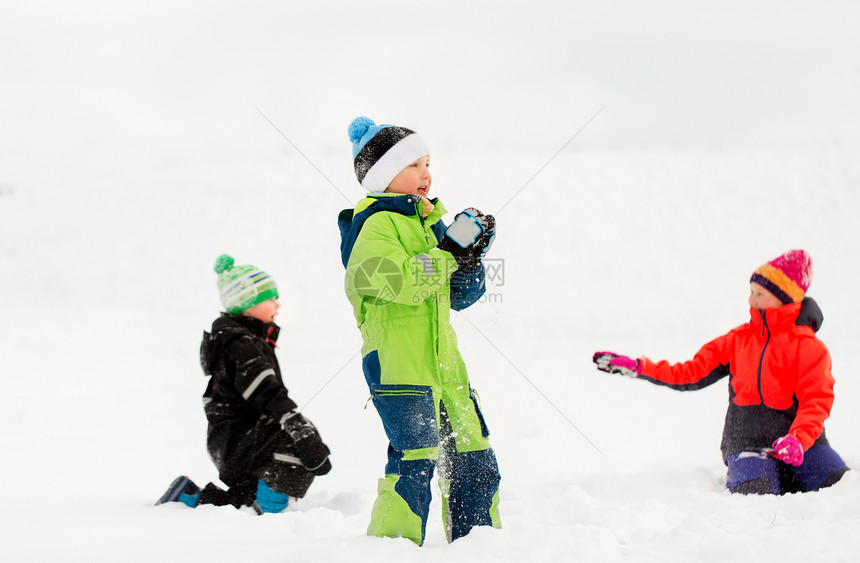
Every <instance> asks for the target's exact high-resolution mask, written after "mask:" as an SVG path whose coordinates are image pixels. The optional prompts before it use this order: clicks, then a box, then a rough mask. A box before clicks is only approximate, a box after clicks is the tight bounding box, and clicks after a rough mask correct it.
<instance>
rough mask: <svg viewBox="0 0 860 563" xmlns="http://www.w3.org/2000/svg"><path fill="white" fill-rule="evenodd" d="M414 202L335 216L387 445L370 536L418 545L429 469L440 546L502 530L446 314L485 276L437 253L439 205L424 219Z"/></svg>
mask: <svg viewBox="0 0 860 563" xmlns="http://www.w3.org/2000/svg"><path fill="white" fill-rule="evenodd" d="M421 200H422V198H421V197H420V196H413V195H401V194H370V195H368V196H367V197H366V198H365V199H363V200H362V201H360V202H359V203H358V205H357V206H356V208H355V209H354V210H351V209H350V210H346V211H344V212H342V213H341V215H340V217H339V219H338V223H339V226H340V229H341V241H342V242H341V254H342V259H343V264H344V266H345V267H346V279H345V290H346V295H347V298H348V299H349V301H350V303H351V304H352V306H353V312H354V314H355V318H356V321H357V323H358V328H359V329H360V330H361V335H362V339H363V341H364V345H363V347H362V357H363V359H362V367H363V370H364V376H365V379H366V380H367V384H368V386H369V388H370V393H371V397H372V399H373V404H374V406H375V407H376V410H377V412H378V413H379V416H380V418H381V419H382V424H383V426H384V428H385V433H386V435H387V436H388V440H389V446H388V463H387V465H386V467H385V477H384V478H382V479H380V480H379V484H378V497H377V499H376V502H375V504H374V506H373V511H372V515H371V523H370V527H369V528H368V534H369V535H374V536H402V537H408V538H410V539H411V540H412V541H414V542H415V543H417V544H419V545H420V544H422V543H423V542H424V533H425V529H426V525H427V514H428V511H429V506H430V499H431V492H430V481H431V479H432V476H433V471H434V467H436V466H438V467H439V486H440V489H441V490H442V502H443V521H444V524H445V529H446V535H447V538H448V541H453V540H455V539H457V538H458V537H462V536H464V535H466V534H467V533H468V532H469V530H471V529H472V527H474V526H482V525H490V526H494V527H497V528H498V527H500V526H501V523H500V520H499V515H498V489H499V480H500V476H499V471H498V465H497V463H496V457H495V453H494V452H493V450H492V449H491V448H490V442H489V439H488V436H489V432H488V430H487V426H486V424H485V423H484V419H483V415H482V414H481V411H480V408H479V406H478V400H477V396H476V395H475V392H474V391H473V390H472V389H471V387H470V385H469V377H468V374H467V373H466V366H465V364H464V363H463V359H462V357H461V356H460V352H459V350H458V349H457V336H456V334H455V333H454V330H453V328H452V327H451V324H450V311H451V309H452V308H453V309H455V310H461V309H464V308H466V307H468V306H470V305H472V304H473V303H475V302H476V301H477V300H478V299H479V298H480V297H481V295H483V293H484V291H485V281H484V268H483V265H481V266H480V267H479V268H477V269H474V270H459V271H458V270H457V263H456V261H455V260H454V258H453V257H452V256H451V254H450V253H448V252H446V251H444V250H441V249H439V248H437V247H436V245H437V243H438V241H439V240H440V239H441V238H442V237H443V235H444V233H445V230H446V227H445V224H444V223H443V222H442V220H441V218H442V215H444V213H445V208H444V207H443V206H442V204H441V203H439V202H438V200H434V201H433V203H434V204H435V207H434V208H433V211H432V212H430V214H429V215H428V216H427V217H422V212H421V211H422V201H421Z"/></svg>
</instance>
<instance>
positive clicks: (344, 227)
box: [337, 193, 447, 268]
mask: <svg viewBox="0 0 860 563" xmlns="http://www.w3.org/2000/svg"><path fill="white" fill-rule="evenodd" d="M420 201H421V196H414V195H408V194H407V195H400V194H385V193H383V194H368V195H367V197H365V198H364V199H362V200H361V201H359V202H358V204H357V205H356V206H355V209H344V210H343V211H341V212H340V214H339V215H338V217H337V225H338V228H339V229H340V258H341V262H343V267H344V268H346V265H347V264H348V263H349V257H350V256H351V255H352V248H353V246H355V241H356V240H357V239H358V234H359V233H360V232H361V228H362V227H363V226H364V222H365V221H367V219H368V218H369V217H370V216H371V215H373V214H374V213H378V212H380V211H391V212H393V213H399V214H401V215H406V216H407V217H410V216H412V215H418V205H419V204H420ZM430 202H431V203H432V204H433V205H435V206H436V209H435V210H434V211H433V213H431V214H430V217H434V216H437V217H436V218H434V219H431V220H434V221H436V222H435V223H433V225H432V228H433V232H434V233H435V234H436V239H437V240H442V237H443V236H444V235H445V231H446V230H447V227H445V224H444V223H442V221H440V220H438V219H439V218H441V216H442V215H444V214H445V207H444V206H442V205H441V204H440V203H439V198H434V199H431V200H430ZM437 214H438V215H437ZM430 217H428V219H430Z"/></svg>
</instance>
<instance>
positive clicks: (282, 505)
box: [254, 479, 290, 514]
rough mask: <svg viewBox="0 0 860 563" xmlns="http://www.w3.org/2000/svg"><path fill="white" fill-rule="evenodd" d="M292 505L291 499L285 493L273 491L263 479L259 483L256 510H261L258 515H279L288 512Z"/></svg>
mask: <svg viewBox="0 0 860 563" xmlns="http://www.w3.org/2000/svg"><path fill="white" fill-rule="evenodd" d="M289 503H290V497H289V496H288V495H285V494H284V493H279V492H277V491H273V490H272V489H270V488H269V486H268V485H267V484H266V483H264V482H263V480H262V479H260V480H258V481H257V500H256V502H255V503H254V504H255V505H256V507H255V509H256V508H259V510H258V513H260V514H264V513H267V512H268V513H277V512H283V511H284V510H286V508H287V505H288V504H289Z"/></svg>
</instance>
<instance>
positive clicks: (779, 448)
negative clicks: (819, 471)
mask: <svg viewBox="0 0 860 563" xmlns="http://www.w3.org/2000/svg"><path fill="white" fill-rule="evenodd" d="M773 451H774V453H775V454H776V457H778V458H779V459H780V461H783V462H785V463H788V464H789V465H800V464H801V463H803V446H801V445H800V440H798V439H797V438H795V437H794V436H792V435H791V434H786V435H785V436H783V437H782V438H777V439H776V440H775V441H774V443H773Z"/></svg>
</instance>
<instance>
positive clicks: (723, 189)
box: [0, 0, 860, 563]
mask: <svg viewBox="0 0 860 563" xmlns="http://www.w3.org/2000/svg"><path fill="white" fill-rule="evenodd" d="M308 4H309V3H290V2H251V3H238V2H224V1H222V2H202V1H199V0H198V1H179V2H170V3H168V2H152V3H148V4H145V5H143V4H140V5H139V4H138V3H133V2H114V3H111V4H110V5H103V4H101V3H98V2H95V1H89V2H88V1H80V2H76V3H74V4H70V3H65V2H48V1H44V0H37V1H34V2H29V3H26V4H24V3H15V4H11V3H7V4H4V5H3V6H2V7H0V91H2V93H3V104H2V105H0V131H2V132H3V133H2V135H0V268H1V269H0V292H2V294H3V295H4V296H5V297H6V299H5V312H4V314H3V315H2V316H0V374H2V376H3V382H4V385H3V388H4V390H3V392H2V393H0V397H2V399H0V401H2V407H0V428H2V431H0V448H2V451H3V456H2V460H3V462H2V463H0V479H2V482H3V483H4V484H5V489H4V494H3V498H4V502H3V503H2V504H0V518H2V522H3V524H2V530H3V534H2V540H0V558H2V560H4V561H16V562H17V561H57V560H64V561H88V562H91V561H130V562H143V561H153V560H161V561H189V560H192V561H207V562H208V561H213V562H215V561H237V560H238V561H286V560H310V559H314V560H320V561H341V560H342V561H378V560H399V561H464V562H465V561H697V562H700V563H710V562H722V561H728V560H737V561H779V562H787V561H810V560H816V561H820V560H833V561H849V560H855V559H856V553H857V552H858V549H860V538H858V536H857V534H856V530H857V528H858V525H860V479H858V477H857V474H856V472H850V473H849V474H847V475H846V477H845V478H844V479H843V480H842V481H841V482H840V483H839V484H837V485H836V486H834V487H833V488H831V489H828V490H825V491H821V492H818V493H811V494H806V495H791V496H787V497H782V498H772V497H771V498H759V497H740V496H731V495H729V494H728V493H727V492H726V491H725V489H724V484H725V468H724V466H723V465H722V462H721V460H720V456H719V440H720V432H721V428H722V420H723V416H724V413H725V407H726V399H727V392H726V388H725V386H724V385H723V384H717V385H715V386H713V387H711V388H709V389H706V390H703V391H700V392H698V393H688V394H681V393H675V392H672V391H670V390H667V389H664V388H658V387H656V386H651V385H647V384H645V383H642V382H637V381H629V380H625V379H622V378H618V377H611V376H607V375H603V374H599V373H598V372H597V371H596V370H595V369H594V367H593V365H592V364H591V361H590V360H591V354H592V352H593V351H594V350H597V349H605V348H608V349H614V350H617V351H619V352H624V353H629V354H631V355H637V354H647V355H649V356H651V357H652V358H659V357H665V358H669V359H672V360H681V359H685V358H687V357H689V356H691V355H692V354H693V353H694V352H695V351H696V350H697V349H698V347H699V346H700V345H701V344H703V343H704V342H706V341H707V340H709V339H710V338H712V337H714V336H716V335H718V334H722V333H723V332H725V331H727V330H729V329H730V328H732V327H734V326H736V325H738V324H741V323H742V322H744V321H745V320H746V318H747V306H746V297H747V292H748V285H747V280H748V279H749V275H750V273H751V272H752V270H753V269H755V268H756V267H757V266H759V265H760V264H762V263H763V262H765V261H766V260H769V259H771V258H773V257H775V256H776V255H778V254H779V253H781V252H783V251H785V250H788V249H790V248H804V249H806V250H808V251H809V252H810V253H811V255H812V257H813V260H814V262H815V268H816V277H815V279H814V281H813V283H812V287H811V290H810V292H809V294H810V295H811V296H813V297H815V298H816V299H817V301H818V303H819V305H820V306H821V308H822V309H823V311H824V313H825V318H826V320H825V323H824V326H823V328H822V330H821V331H820V332H819V336H820V338H821V339H822V340H824V342H825V343H827V345H828V346H829V348H830V350H831V353H832V356H833V360H834V374H835V376H836V378H837V398H836V404H835V406H834V409H833V413H832V416H831V419H830V421H829V422H828V423H827V430H828V436H829V437H830V439H831V442H832V443H833V445H834V447H835V448H836V449H837V451H839V452H840V453H841V454H842V456H843V457H844V458H845V459H846V461H847V462H848V463H849V465H850V466H851V467H852V468H855V469H860V447H858V445H857V440H856V433H857V432H856V429H857V426H858V418H857V412H858V408H860V379H858V378H857V377H856V374H858V373H860V356H858V354H857V342H858V337H860V303H858V300H857V291H856V287H857V281H856V280H858V279H860V258H858V257H857V252H856V248H857V241H858V240H860V224H858V222H857V220H856V215H857V212H858V210H860V191H858V188H857V187H858V185H860V161H858V159H857V154H858V148H860V104H858V101H860V100H859V99H858V98H860V78H858V76H860V74H858V73H860V58H858V53H860V40H858V39H857V36H856V28H857V23H858V21H860V8H858V7H857V6H856V3H850V2H821V3H816V4H815V5H814V6H811V5H807V3H803V2H775V1H767V2H759V3H756V4H755V5H749V3H742V2H725V3H721V4H720V5H719V7H717V6H716V5H715V6H714V7H711V8H707V9H705V8H695V9H694V8H693V7H691V6H690V5H689V3H687V2H682V1H680V0H676V1H670V0H662V1H658V2H653V3H647V4H642V3H638V2H632V1H624V2H614V3H606V5H605V6H602V7H596V6H593V5H591V4H592V3H582V2H572V3H566V4H559V3H557V2H544V1H542V0H539V1H535V2H530V3H528V6H527V7H526V6H519V5H514V4H510V5H499V4H498V3H491V2H469V3H462V2H460V3H457V2H448V1H443V2H438V3H434V4H432V5H414V6H412V5H410V6H405V5H403V4H404V3H395V2H383V1H380V0H371V1H368V2H362V3H346V2H333V3H332V2H320V3H316V4H313V5H308ZM361 114H366V115H369V116H371V117H372V118H374V119H377V120H380V121H383V122H391V123H395V124H402V125H406V126H409V127H412V128H414V129H416V130H418V131H420V132H421V133H422V135H423V136H424V137H425V138H426V139H427V140H428V142H429V143H430V144H431V146H432V147H433V150H434V155H433V170H434V184H433V195H436V196H439V197H440V198H442V200H443V201H444V202H445V204H446V206H447V207H448V209H449V210H451V211H457V210H459V209H461V208H463V207H466V206H472V205H474V206H477V207H478V208H480V209H481V210H483V211H485V212H488V213H494V214H496V217H497V220H498V224H499V234H498V237H497V241H496V244H495V246H494V248H493V251H492V254H493V256H492V258H493V259H494V260H495V262H494V263H493V275H492V278H491V280H490V288H489V292H488V296H487V298H486V299H485V301H484V302H483V303H481V304H479V305H477V306H475V307H472V308H471V309H469V310H467V311H465V312H462V313H459V314H456V315H455V318H454V324H455V329H456V330H457V333H458V336H459V339H460V345H461V351H462V353H463V356H464V358H465V360H466V363H467V365H468V367H469V370H470V374H471V378H472V383H473V385H474V386H475V387H476V388H477V389H478V391H479V393H480V395H481V398H482V403H483V409H484V412H485V415H486V417H487V420H488V424H489V426H490V430H491V432H492V439H493V443H494V447H495V449H496V452H497V455H498V458H499V463H500V468H501V471H502V477H503V480H502V501H501V505H500V508H501V514H502V521H503V526H504V527H503V529H502V530H500V531H499V530H490V529H479V530H475V531H474V532H473V533H472V534H471V535H470V536H468V537H467V538H464V539H462V540H459V541H457V542H455V543H454V544H451V545H447V544H446V543H445V541H444V537H443V533H442V529H441V523H440V518H439V513H440V510H441V506H440V504H439V503H438V500H436V501H434V506H433V507H432V508H431V511H432V512H431V520H430V523H429V525H428V537H427V542H426V544H425V546H424V547H423V548H420V549H419V548H417V547H415V546H414V545H413V544H411V542H409V541H407V540H379V539H375V538H368V537H366V536H365V535H364V531H365V528H366V525H367V521H368V515H369V510H370V506H371V504H372V502H373V499H374V496H375V483H376V479H377V478H378V477H379V476H381V473H382V468H383V463H384V453H385V446H386V441H385V438H384V434H383V432H382V428H381V425H380V423H379V422H378V418H377V416H376V414H375V413H374V412H373V410H372V408H368V409H365V402H366V400H367V389H366V387H365V385H364V381H363V378H362V376H361V371H360V359H359V357H358V349H359V345H360V338H359V335H358V331H357V330H356V329H355V326H354V321H353V319H352V315H351V312H350V308H349V305H348V303H347V301H346V298H345V296H344V295H343V291H342V275H343V269H342V266H341V264H340V260H339V253H338V245H339V237H338V233H337V227H336V225H335V218H336V216H337V213H338V211H340V209H342V208H345V207H351V206H352V204H353V203H354V202H355V201H357V200H358V199H359V198H360V197H361V196H362V195H363V194H362V191H361V190H360V188H359V187H358V185H357V183H356V182H355V179H354V175H353V172H352V167H351V163H350V152H349V151H350V147H349V143H348V140H347V138H346V126H347V125H348V123H349V121H350V120H351V119H352V118H353V117H355V116H357V115H361ZM592 118H593V119H592ZM589 120H591V121H590V122H589ZM586 124H587V126H585V127H584V128H583V126H584V125H586ZM580 130H581V131H580ZM452 216H453V214H452V215H450V216H449V218H450V217H452ZM225 252H226V253H230V254H232V255H233V256H235V257H236V258H237V260H238V261H239V262H242V263H252V264H255V265H258V266H260V267H263V268H265V269H266V270H268V271H269V272H270V273H272V274H273V275H274V276H275V278H276V279H277V280H278V282H279V286H280V288H281V292H282V299H281V301H282V305H283V307H282V309H281V315H280V318H279V320H280V324H281V325H282V327H283V332H282V336H281V341H280V344H281V350H280V352H279V354H280V360H281V366H282V369H283V371H284V373H285V374H286V378H287V381H288V386H289V388H290V393H291V395H292V396H293V397H294V399H295V400H296V401H297V402H298V403H299V404H300V405H301V406H302V408H303V410H304V412H305V413H306V414H307V415H308V416H309V418H311V419H312V420H313V421H314V422H315V423H316V424H317V425H318V426H319V427H320V429H321V430H322V432H323V435H324V437H325V439H326V441H327V442H328V443H329V444H330V445H331V447H332V450H333V463H334V470H333V471H332V473H331V474H329V475H328V476H326V477H324V478H320V479H319V480H318V481H317V482H316V483H315V484H314V485H313V487H312V488H311V490H310V492H309V494H308V496H307V497H306V498H305V499H302V500H301V501H299V502H297V503H295V504H294V505H293V506H291V507H290V508H289V509H288V511H287V512H285V513H283V514H278V515H265V516H262V517H256V516H254V515H251V514H248V513H245V512H241V511H236V510H233V509H229V508H221V509H216V508H212V507H202V508H199V509H197V510H190V509H187V508H185V507H183V506H176V505H169V506H161V507H158V508H154V507H152V506H151V505H152V503H153V502H154V500H155V499H157V498H158V497H159V496H160V495H161V493H162V492H163V490H164V488H165V487H166V486H167V485H168V484H169V483H170V481H171V480H172V479H173V478H174V477H175V476H176V475H179V474H183V473H184V474H188V475H190V476H191V477H192V478H193V479H194V480H195V481H197V482H198V483H201V484H204V483H206V482H207V481H209V480H213V479H215V478H216V477H217V475H216V473H215V470H214V467H213V466H212V464H211V462H210V461H209V459H208V458H207V455H206V451H205V445H204V436H205V428H206V423H205V418H204V416H203V412H202V409H201V405H200V394H201V393H202V391H203V389H204V387H205V383H206V381H205V379H204V377H203V376H202V374H201V372H200V368H199V366H198V364H197V348H198V346H199V340H200V336H201V333H202V331H203V330H204V329H205V328H207V327H208V325H209V323H211V321H212V319H213V318H214V317H215V316H216V315H217V312H218V308H219V304H218V301H217V295H216V291H215V286H214V283H215V279H214V278H215V276H214V273H213V272H212V270H211V268H212V263H213V262H214V259H215V258H216V257H217V256H218V255H219V254H221V253H225Z"/></svg>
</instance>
